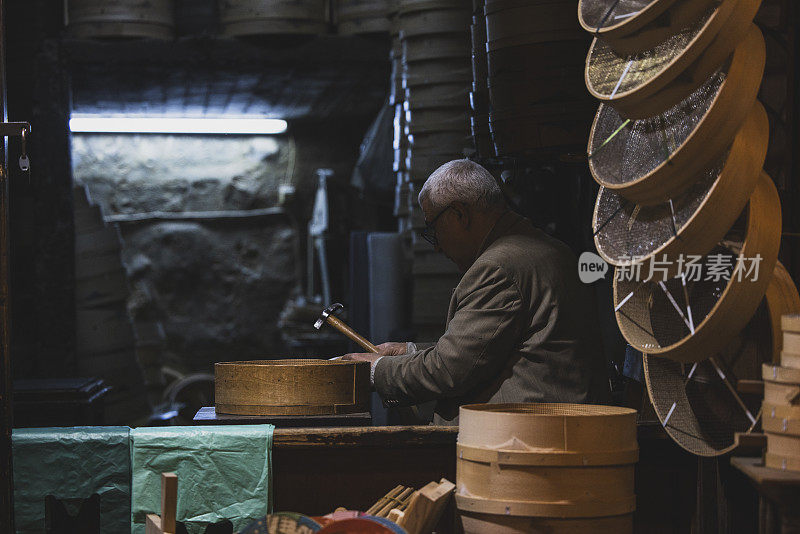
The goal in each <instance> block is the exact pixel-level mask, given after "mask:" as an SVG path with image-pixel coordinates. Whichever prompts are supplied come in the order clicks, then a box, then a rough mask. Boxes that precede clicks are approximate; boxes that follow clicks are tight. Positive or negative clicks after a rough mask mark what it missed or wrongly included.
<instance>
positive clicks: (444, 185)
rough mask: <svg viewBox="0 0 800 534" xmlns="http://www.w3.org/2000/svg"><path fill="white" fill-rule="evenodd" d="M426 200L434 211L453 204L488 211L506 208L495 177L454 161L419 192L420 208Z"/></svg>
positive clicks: (435, 173)
mask: <svg viewBox="0 0 800 534" xmlns="http://www.w3.org/2000/svg"><path fill="white" fill-rule="evenodd" d="M424 199H427V200H428V202H430V204H431V207H433V208H434V209H437V210H438V209H443V208H445V207H446V206H448V205H450V204H451V203H453V202H463V203H464V204H467V205H470V206H475V207H477V208H479V209H481V210H485V211H490V210H493V209H499V208H502V207H504V206H505V203H506V201H505V198H503V193H502V191H500V187H499V186H498V185H497V182H496V181H495V179H494V177H493V176H492V175H491V174H490V173H489V171H487V170H486V169H484V168H483V167H482V166H481V165H478V164H477V163H475V162H474V161H470V160H468V159H455V160H453V161H448V162H447V163H445V164H444V165H442V166H441V167H439V168H438V169H436V170H435V171H433V173H431V175H430V176H429V177H428V179H427V180H425V184H424V185H423V186H422V189H421V190H420V192H419V198H418V200H419V204H420V206H421V205H422V201H423V200H424Z"/></svg>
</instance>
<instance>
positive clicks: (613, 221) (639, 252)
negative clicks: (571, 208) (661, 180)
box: [594, 154, 727, 266]
mask: <svg viewBox="0 0 800 534" xmlns="http://www.w3.org/2000/svg"><path fill="white" fill-rule="evenodd" d="M726 160H727V154H726V155H725V157H723V158H722V159H721V160H720V161H719V162H717V163H716V164H715V165H714V166H713V167H712V168H711V170H709V171H707V172H705V173H703V174H702V175H701V176H700V177H699V179H698V180H697V181H696V182H695V183H694V185H692V187H691V188H690V189H689V190H688V191H686V192H685V193H683V194H681V195H680V196H678V197H677V198H675V199H672V201H671V202H665V203H662V204H657V205H653V206H640V205H638V204H635V203H633V202H630V201H628V200H626V199H625V197H623V196H622V195H620V194H619V193H617V192H615V191H613V190H611V189H607V188H605V187H601V188H600V191H599V193H598V195H597V203H596V204H595V226H594V231H595V244H596V246H597V249H598V251H599V252H600V253H601V254H602V255H603V257H604V258H605V259H606V261H608V262H609V263H611V264H612V265H617V266H619V265H626V264H630V263H632V261H633V259H634V257H635V258H636V261H637V262H638V261H647V260H648V259H649V258H650V257H652V255H653V254H656V256H657V253H658V251H659V250H660V249H662V248H663V247H664V246H666V245H667V244H668V243H670V242H671V241H673V240H674V239H680V237H679V235H680V233H681V232H682V231H683V230H684V228H686V226H687V224H688V223H689V222H690V220H691V218H692V217H693V216H694V215H695V214H696V213H697V211H698V210H699V209H700V207H701V206H702V205H703V202H704V201H705V199H706V198H707V197H708V194H709V193H710V192H711V190H712V189H713V187H714V185H715V184H716V183H717V182H718V180H719V179H720V173H721V172H722V169H723V167H724V165H725V161H726ZM699 231H702V229H700V230H699Z"/></svg>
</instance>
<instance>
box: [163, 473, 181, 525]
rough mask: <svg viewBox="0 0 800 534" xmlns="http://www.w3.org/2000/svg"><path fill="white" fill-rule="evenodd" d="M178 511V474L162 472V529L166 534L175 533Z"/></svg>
mask: <svg viewBox="0 0 800 534" xmlns="http://www.w3.org/2000/svg"><path fill="white" fill-rule="evenodd" d="M177 513H178V475H176V474H175V473H161V529H162V530H163V531H164V534H167V533H169V534H175V517H176V515H177Z"/></svg>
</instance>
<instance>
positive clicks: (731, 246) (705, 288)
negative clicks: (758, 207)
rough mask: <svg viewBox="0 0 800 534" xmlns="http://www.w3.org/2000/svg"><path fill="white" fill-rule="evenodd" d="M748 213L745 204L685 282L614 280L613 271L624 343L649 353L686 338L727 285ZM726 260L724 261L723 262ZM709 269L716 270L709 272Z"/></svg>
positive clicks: (615, 298)
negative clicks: (725, 233) (741, 212)
mask: <svg viewBox="0 0 800 534" xmlns="http://www.w3.org/2000/svg"><path fill="white" fill-rule="evenodd" d="M747 212H748V208H745V210H744V211H743V214H742V216H740V217H739V219H738V220H737V221H736V223H735V224H734V225H733V228H732V229H731V231H729V232H728V234H727V235H726V237H725V240H723V241H722V242H721V244H720V245H717V246H716V247H714V249H713V250H712V251H711V252H709V254H708V255H706V256H705V257H704V258H703V259H702V260H701V261H700V262H698V263H699V268H700V269H699V276H693V275H692V273H691V272H690V273H689V276H687V278H686V280H685V286H684V280H683V279H681V278H672V279H670V280H668V281H666V282H664V283H663V284H662V283H657V282H641V281H637V280H636V279H635V277H633V276H629V277H625V279H619V273H617V276H618V278H617V280H616V281H615V283H616V289H615V295H614V301H615V306H616V307H617V308H618V310H617V314H618V317H617V319H618V323H619V326H620V329H622V331H623V334H624V336H625V339H626V340H627V341H628V343H630V344H631V345H632V346H633V347H635V348H636V349H638V350H640V351H641V352H645V353H652V352H656V351H658V350H661V349H666V348H668V347H671V346H673V345H675V344H677V343H679V342H682V341H684V340H686V339H688V338H689V337H691V335H692V331H693V330H694V329H696V328H697V327H698V326H699V325H700V324H701V323H702V322H703V321H704V320H705V319H706V317H707V316H708V314H709V312H710V311H711V310H712V308H714V306H715V305H716V304H717V302H718V301H719V299H720V298H721V297H722V294H723V293H724V292H725V289H726V288H727V286H728V283H729V281H730V278H731V274H732V273H733V269H734V266H735V265H736V258H737V256H738V254H739V252H740V250H741V246H742V243H743V242H744V234H745V229H746V223H747V215H746V214H747ZM712 256H714V257H718V258H719V260H720V261H718V262H716V263H717V266H716V267H713V266H712V263H715V262H711V261H710V258H711V257H712ZM725 263H728V264H729V266H728V267H724V264H725ZM712 269H715V270H718V273H719V274H718V275H715V274H714V273H712V272H711V270H712ZM684 270H685V271H686V270H688V269H684ZM647 277H648V272H646V270H645V268H644V267H642V272H641V278H640V279H641V280H644V279H646V278H647Z"/></svg>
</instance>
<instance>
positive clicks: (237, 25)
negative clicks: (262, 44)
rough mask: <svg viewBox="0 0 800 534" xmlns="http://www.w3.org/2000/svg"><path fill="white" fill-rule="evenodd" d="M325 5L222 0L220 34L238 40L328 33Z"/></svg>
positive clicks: (321, 1)
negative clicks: (247, 37) (240, 37)
mask: <svg viewBox="0 0 800 534" xmlns="http://www.w3.org/2000/svg"><path fill="white" fill-rule="evenodd" d="M325 6H326V2H325V0H220V4H219V17H220V32H221V33H222V34H223V35H227V36H235V37H238V36H247V35H286V34H317V33H325V32H326V30H327V26H328V22H327V13H326V7H325Z"/></svg>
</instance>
